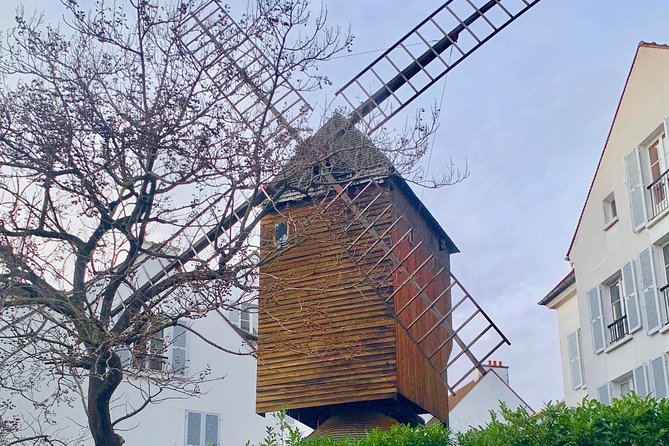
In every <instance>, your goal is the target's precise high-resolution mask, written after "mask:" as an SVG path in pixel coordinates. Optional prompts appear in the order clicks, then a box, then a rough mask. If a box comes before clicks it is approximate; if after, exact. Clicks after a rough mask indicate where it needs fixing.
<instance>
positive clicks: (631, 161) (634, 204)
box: [625, 147, 646, 232]
mask: <svg viewBox="0 0 669 446" xmlns="http://www.w3.org/2000/svg"><path fill="white" fill-rule="evenodd" d="M625 169H626V171H627V187H628V191H629V198H630V211H631V214H632V229H634V232H637V231H639V230H640V229H641V228H643V227H644V225H645V224H646V194H645V191H644V187H643V176H642V175H641V161H640V158H639V148H638V147H637V148H635V149H634V150H632V152H631V153H630V154H628V155H627V156H626V157H625Z"/></svg>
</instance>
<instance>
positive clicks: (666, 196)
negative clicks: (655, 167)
mask: <svg viewBox="0 0 669 446" xmlns="http://www.w3.org/2000/svg"><path fill="white" fill-rule="evenodd" d="M647 189H648V191H649V192H650V218H651V219H653V218H655V217H657V216H658V215H659V214H660V213H661V212H662V211H664V210H665V209H667V208H668V207H669V170H667V171H665V172H664V173H663V174H662V175H660V176H659V178H657V179H656V180H655V181H653V182H652V183H650V185H649V186H648V187H647Z"/></svg>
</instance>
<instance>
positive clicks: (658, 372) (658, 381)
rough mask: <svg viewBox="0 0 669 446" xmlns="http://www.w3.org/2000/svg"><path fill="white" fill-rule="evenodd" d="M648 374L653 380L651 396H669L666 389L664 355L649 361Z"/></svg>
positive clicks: (658, 397)
mask: <svg viewBox="0 0 669 446" xmlns="http://www.w3.org/2000/svg"><path fill="white" fill-rule="evenodd" d="M650 376H651V381H652V382H653V396H654V397H655V398H657V399H660V398H667V396H669V393H668V389H667V363H666V362H665V360H664V355H662V356H660V357H659V358H655V359H653V360H651V361H650Z"/></svg>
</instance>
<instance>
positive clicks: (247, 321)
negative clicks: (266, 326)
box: [239, 304, 251, 332]
mask: <svg viewBox="0 0 669 446" xmlns="http://www.w3.org/2000/svg"><path fill="white" fill-rule="evenodd" d="M239 328H241V329H242V330H244V331H246V332H250V331H251V312H250V311H249V307H248V304H244V305H242V314H241V322H240V323H239Z"/></svg>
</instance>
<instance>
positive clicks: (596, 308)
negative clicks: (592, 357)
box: [588, 286, 606, 353]
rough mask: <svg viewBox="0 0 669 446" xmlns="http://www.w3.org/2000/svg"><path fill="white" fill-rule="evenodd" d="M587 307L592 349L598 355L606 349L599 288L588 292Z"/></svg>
mask: <svg viewBox="0 0 669 446" xmlns="http://www.w3.org/2000/svg"><path fill="white" fill-rule="evenodd" d="M588 307H589V308H590V328H591V329H592V349H593V350H594V352H595V353H599V352H601V351H602V350H604V347H606V335H605V334H604V319H603V315H602V300H601V292H600V291H599V286H596V287H594V288H593V289H591V290H590V291H588Z"/></svg>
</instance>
